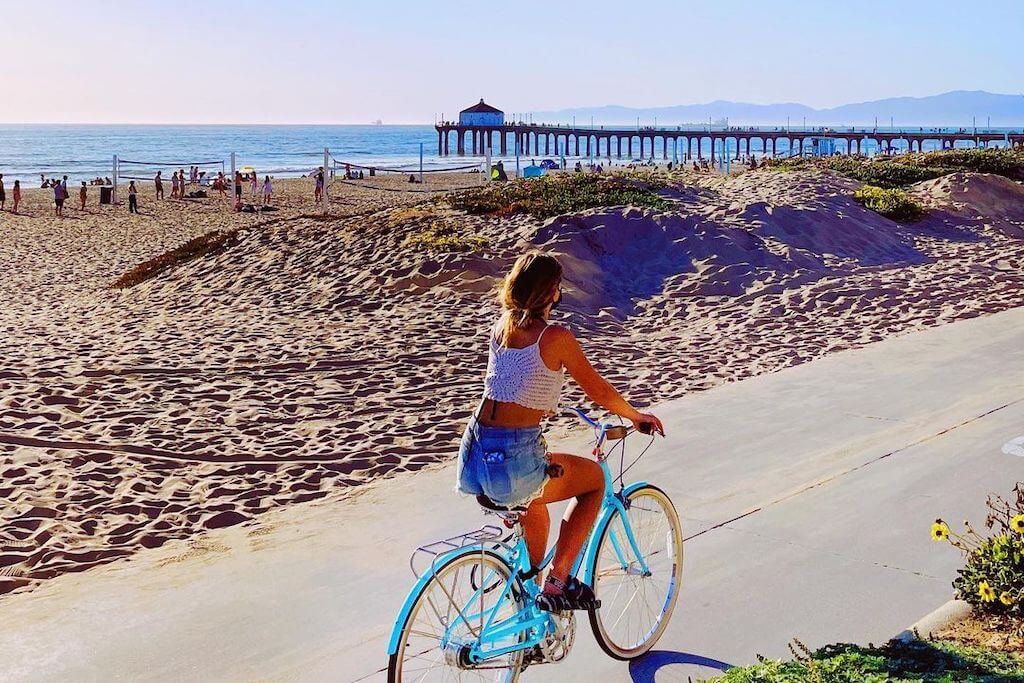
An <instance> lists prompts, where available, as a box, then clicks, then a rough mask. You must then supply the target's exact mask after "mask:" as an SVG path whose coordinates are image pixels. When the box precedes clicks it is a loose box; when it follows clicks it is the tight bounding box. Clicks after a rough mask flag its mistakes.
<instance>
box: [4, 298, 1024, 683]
mask: <svg viewBox="0 0 1024 683" xmlns="http://www.w3.org/2000/svg"><path fill="white" fill-rule="evenodd" d="M658 413H659V414H660V415H661V417H662V418H663V419H664V421H665V423H666V425H667V426H668V428H669V430H670V432H669V437H668V438H667V439H665V440H664V441H659V442H658V443H657V445H656V447H655V448H654V449H652V451H651V452H650V453H649V454H648V455H647V457H646V458H645V459H644V460H643V461H642V463H641V464H640V465H638V466H637V468H636V470H635V471H636V476H637V478H646V479H648V480H650V481H652V482H655V483H657V484H659V485H660V486H662V487H663V488H665V489H666V490H667V491H668V492H669V494H670V495H671V496H672V498H673V499H674V500H675V502H676V504H677V507H678V508H679V510H680V513H681V514H682V516H683V517H684V524H685V529H684V531H685V533H686V535H687V536H688V537H690V538H689V540H688V541H687V542H686V545H685V551H686V561H685V575H684V581H683V589H682V594H681V598H680V602H679V606H678V608H677V612H676V614H675V616H674V618H673V620H672V622H671V625H670V628H669V630H668V632H667V633H666V634H665V636H664V637H663V639H662V640H661V642H660V643H659V644H658V651H657V652H655V653H653V654H652V655H651V656H649V657H647V658H645V659H643V660H641V661H639V662H636V663H634V664H633V665H631V666H630V665H627V664H625V663H622V662H616V661H613V660H611V659H608V658H607V657H605V656H604V655H603V654H602V653H601V652H600V651H599V649H598V648H597V646H596V644H595V643H594V641H593V637H592V636H591V634H590V632H589V625H588V624H587V623H586V621H585V620H584V621H582V622H581V624H580V631H579V634H578V637H577V644H576V647H575V649H574V651H573V652H572V654H571V655H570V657H569V658H568V659H567V660H566V661H565V662H563V663H560V664H557V665H547V666H538V667H533V668H531V669H530V670H529V671H528V672H527V673H526V674H525V677H524V680H527V681H546V680H556V679H558V680H560V681H566V680H581V679H583V678H584V677H585V676H586V677H593V676H598V677H599V679H598V680H607V681H630V680H633V681H651V680H654V676H655V675H657V678H658V680H659V681H664V680H686V676H694V677H695V678H699V677H701V676H703V675H711V674H713V673H715V672H716V668H715V667H716V666H717V667H721V666H724V665H725V664H743V663H749V662H751V661H753V660H754V658H755V654H757V653H762V654H765V655H768V656H784V655H786V654H787V650H786V644H787V642H788V640H789V639H790V638H791V637H793V636H797V637H800V638H801V639H802V640H803V641H804V642H806V643H807V644H808V645H810V646H816V645H820V644H824V643H826V642H831V641H835V640H845V641H875V642H879V641H883V640H885V639H886V638H887V637H888V636H890V635H892V634H894V633H895V632H897V631H899V630H900V629H902V628H903V627H905V626H906V625H908V624H909V623H911V622H913V621H915V620H916V619H917V618H918V617H919V616H921V615H923V614H924V613H926V612H928V611H930V610H931V609H932V608H933V607H935V606H937V605H938V604H940V603H941V602H943V601H945V600H946V599H948V597H950V594H951V589H950V585H949V583H950V580H951V579H952V577H953V575H954V571H955V568H956V566H957V563H958V557H957V555H956V553H955V552H953V550H952V549H951V548H948V547H943V546H939V545H936V544H934V543H932V542H931V541H930V540H929V538H928V527H929V525H930V523H931V522H932V520H933V519H934V518H935V517H937V516H942V517H944V518H946V519H948V520H951V521H952V520H960V519H963V518H966V517H970V518H972V519H975V520H978V521H980V520H981V519H982V517H983V509H984V508H983V503H984V497H985V494H987V493H988V492H991V491H1007V490H1008V489H1009V488H1010V487H1011V486H1012V485H1013V482H1015V481H1017V480H1022V479H1024V459H1022V458H1016V457H1012V456H1009V455H1006V454H1004V453H1001V451H1000V449H1001V447H1002V445H1003V444H1004V443H1006V442H1008V441H1010V440H1011V439H1013V438H1015V437H1018V436H1020V435H1021V434H1024V308H1021V309H1016V310H1013V311H1008V312H1005V313H1001V314H998V315H993V316H989V317H985V318H978V319H974V320H968V321H963V322H960V323H956V324H953V325H948V326H945V327H941V328H936V329H929V330H924V331H920V332H915V333H911V334H908V335H904V336H902V337H897V338H895V339H890V340H887V341H884V342H880V343H877V344H874V345H871V346H869V347H867V348H864V349H859V350H855V351H849V352H843V353H839V354H835V355H832V356H829V357H826V358H823V359H820V360H817V361H815V362H812V363H809V364H806V365H802V366H797V367H794V368H790V369H788V370H785V371H782V372H779V373H775V374H772V375H766V376H762V377H756V378H752V379H749V380H746V381H743V382H739V383H736V384H731V385H726V386H723V387H720V388H717V389H714V390H711V391H708V392H704V393H700V394H695V395H692V396H688V397H686V398H683V399H680V400H677V401H672V402H670V403H667V404H665V405H663V406H661V407H660V408H659V409H658ZM564 447H565V449H567V450H576V451H580V450H581V449H582V448H583V447H582V445H581V444H580V443H568V444H564ZM453 476H454V474H453V468H452V467H451V466H447V467H440V468H436V469H433V470H429V471H424V472H420V473H416V474H414V475H411V476H403V477H399V478H396V479H394V480H390V481H386V482H381V483H379V484H377V485H374V486H371V487H368V488H367V490H365V491H364V492H362V493H361V494H360V495H359V496H358V497H357V498H355V499H354V500H349V501H345V502H342V503H334V504H322V505H309V506H305V507H299V508H295V509H291V510H285V511H281V512H280V513H275V514H271V515H266V516H264V517H262V518H261V520H260V524H259V525H258V526H255V527H253V526H246V527H241V528H233V529H226V530H222V531H220V532H217V533H213V534H210V535H209V536H207V537H206V538H205V539H203V540H202V541H201V542H199V543H194V544H192V547H190V546H186V545H175V546H173V547H165V548H160V549H158V550H155V551H149V552H146V553H142V554H140V555H139V556H137V557H136V558H134V559H133V560H131V561H128V562H120V563H115V564H113V565H110V566H108V567H104V568H100V569H98V570H95V571H91V572H86V573H84V574H80V575H68V576H64V577H61V578H59V579H57V580H55V581H53V582H51V583H49V584H46V585H44V586H42V587H40V588H39V589H37V590H35V591H33V592H30V593H26V594H23V595H14V596H8V597H6V598H0V616H2V619H3V626H4V627H3V628H2V629H0V679H2V680H79V681H81V680H111V679H123V680H170V679H173V680H274V681H276V680H334V681H352V680H382V678H383V677H382V675H381V674H380V673H379V669H380V668H381V667H383V666H384V665H385V664H386V658H385V653H384V650H385V645H386V639H387V635H388V633H389V631H390V627H391V622H392V619H393V617H394V615H395V613H396V612H397V610H398V608H399V606H400V604H401V602H402V600H403V598H404V594H405V591H406V590H407V588H408V587H409V586H410V584H411V580H412V576H411V574H410V573H409V570H408V567H407V564H406V562H407V558H408V555H409V552H410V551H411V549H412V548H413V547H415V546H416V545H418V544H420V543H422V542H424V541H427V540H430V539H434V538H440V537H443V536H446V535H451V534H453V533H457V532H461V531H467V530H469V529H472V528H475V527H477V526H479V525H480V524H482V523H484V522H485V521H487V520H486V519H485V518H484V517H483V516H482V515H481V514H480V512H479V510H478V509H477V508H476V506H475V505H474V504H473V503H472V502H471V501H469V500H465V499H460V498H458V497H456V496H455V495H454V494H452V493H451V484H452V480H453Z"/></svg>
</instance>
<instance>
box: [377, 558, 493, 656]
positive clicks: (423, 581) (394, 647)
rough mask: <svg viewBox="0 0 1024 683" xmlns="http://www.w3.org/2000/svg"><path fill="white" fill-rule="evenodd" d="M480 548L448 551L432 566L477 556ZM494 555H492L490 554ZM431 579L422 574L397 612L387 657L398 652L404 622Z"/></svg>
mask: <svg viewBox="0 0 1024 683" xmlns="http://www.w3.org/2000/svg"><path fill="white" fill-rule="evenodd" d="M479 554H480V546H479V545H477V546H465V547H462V548H457V549H455V550H450V551H448V552H446V553H444V554H443V555H440V556H438V558H437V559H436V560H435V561H434V565H435V566H437V567H442V566H444V565H445V564H447V563H448V562H450V561H452V560H454V559H456V558H458V557H461V556H463V555H479ZM491 554H494V553H491ZM431 577H433V572H429V571H426V572H423V576H421V577H420V578H419V580H418V581H417V582H416V583H415V584H414V585H413V587H412V590H410V591H409V595H407V596H406V598H405V602H403V603H402V609H401V610H399V612H398V617H397V618H396V619H395V624H394V626H392V627H391V638H389V639H388V656H389V657H390V656H391V655H393V654H395V653H396V652H398V639H399V638H401V636H402V630H403V629H404V628H405V622H406V620H407V619H408V618H409V613H410V612H412V607H413V604H414V603H415V602H416V597H417V596H418V595H419V594H420V592H421V591H422V590H423V588H424V587H425V586H426V585H427V582H428V581H430V579H431Z"/></svg>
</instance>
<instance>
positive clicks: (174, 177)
mask: <svg viewBox="0 0 1024 683" xmlns="http://www.w3.org/2000/svg"><path fill="white" fill-rule="evenodd" d="M177 198H178V172H177V171H175V172H174V173H172V174H171V199H177Z"/></svg>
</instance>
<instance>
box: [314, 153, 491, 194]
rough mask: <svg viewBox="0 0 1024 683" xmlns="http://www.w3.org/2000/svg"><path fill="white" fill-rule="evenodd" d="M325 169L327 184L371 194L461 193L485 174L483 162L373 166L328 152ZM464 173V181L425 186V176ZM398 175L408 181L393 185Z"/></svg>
mask: <svg viewBox="0 0 1024 683" xmlns="http://www.w3.org/2000/svg"><path fill="white" fill-rule="evenodd" d="M325 158H326V163H327V167H326V168H325V172H326V173H328V174H329V177H330V182H329V184H330V185H346V186H349V187H354V188H359V189H361V190H367V191H372V192H400V193H406V192H413V193H421V194H434V193H439V192H452V191H457V190H465V189H469V188H472V187H477V186H479V185H480V183H481V181H482V180H483V179H485V178H487V177H489V175H488V174H487V169H486V168H485V166H486V163H485V162H483V161H479V162H475V163H472V164H461V165H458V166H439V165H437V164H436V163H430V164H428V163H426V162H424V161H423V160H421V161H419V162H412V163H407V164H395V165H391V166H377V165H371V164H367V163H360V162H358V161H352V160H346V159H338V158H336V157H335V156H334V155H333V154H330V152H329V151H328V152H327V154H326V157H325ZM458 173H462V174H464V178H465V180H466V182H461V183H451V182H446V183H444V184H443V185H442V186H434V187H425V185H426V184H427V181H426V177H437V174H458ZM395 176H400V177H402V178H408V182H407V183H404V184H402V185H399V184H396V183H395V182H394V181H393V180H390V178H394V177H395Z"/></svg>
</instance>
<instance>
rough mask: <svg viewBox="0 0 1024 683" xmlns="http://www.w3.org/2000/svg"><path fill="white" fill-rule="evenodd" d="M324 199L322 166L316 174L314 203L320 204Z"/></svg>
mask: <svg viewBox="0 0 1024 683" xmlns="http://www.w3.org/2000/svg"><path fill="white" fill-rule="evenodd" d="M323 198H324V167H323V166H321V167H320V168H319V169H317V172H316V186H315V187H314V188H313V203H314V204H319V203H320V201H321V200H323Z"/></svg>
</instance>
